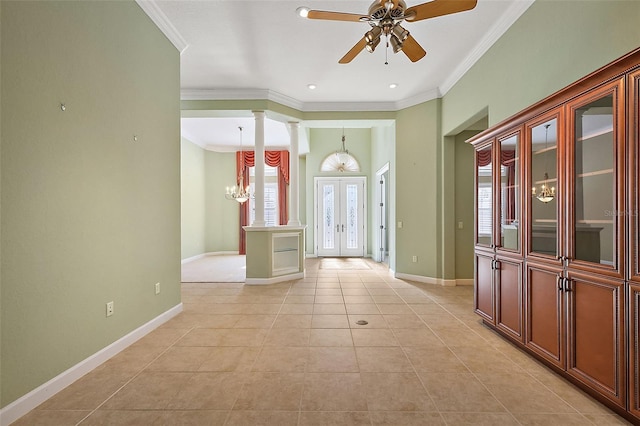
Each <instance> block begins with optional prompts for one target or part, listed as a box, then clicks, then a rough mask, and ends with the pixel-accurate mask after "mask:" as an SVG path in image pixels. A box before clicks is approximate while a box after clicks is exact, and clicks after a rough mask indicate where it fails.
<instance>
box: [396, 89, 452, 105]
mask: <svg viewBox="0 0 640 426" xmlns="http://www.w3.org/2000/svg"><path fill="white" fill-rule="evenodd" d="M441 97H442V93H441V91H440V89H439V88H437V87H436V88H435V89H431V90H429V91H428V92H423V93H419V94H417V95H413V96H411V97H409V98H406V99H401V100H399V101H397V102H396V108H395V110H396V111H398V110H401V109H405V108H409V107H412V106H415V105H419V104H421V103H424V102H428V101H432V100H434V99H438V98H441Z"/></svg>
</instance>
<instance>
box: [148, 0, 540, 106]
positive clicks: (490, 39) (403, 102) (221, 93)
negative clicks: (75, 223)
mask: <svg viewBox="0 0 640 426" xmlns="http://www.w3.org/2000/svg"><path fill="white" fill-rule="evenodd" d="M136 1H137V2H138V4H143V3H154V0H136ZM534 1H535V0H517V1H514V2H512V3H511V5H510V6H509V8H508V9H507V11H506V12H505V13H504V15H502V17H501V18H500V20H499V21H497V22H496V23H495V24H494V25H493V26H492V27H491V28H490V29H489V31H487V33H486V34H485V36H484V37H482V38H481V39H480V41H479V42H478V44H476V46H475V47H474V48H473V49H472V50H471V52H470V53H469V54H468V55H467V56H466V57H465V58H464V59H463V60H462V62H460V63H459V64H458V66H457V67H456V68H455V69H454V70H453V72H452V73H451V74H450V75H449V77H448V78H447V79H446V80H444V82H442V84H441V85H440V86H439V87H436V88H434V89H431V90H429V91H426V92H423V93H419V94H416V95H413V96H411V97H409V98H406V99H400V100H398V101H395V102H394V101H391V102H302V101H299V100H297V99H294V98H292V97H290V96H286V95H283V94H281V93H278V92H274V91H272V90H268V89H186V90H181V91H180V97H181V100H269V101H273V102H277V103H279V104H281V105H284V106H287V107H290V108H293V109H296V110H298V111H300V112H326V111H336V112H342V111H399V110H401V109H405V108H409V107H412V106H415V105H419V104H421V103H424V102H428V101H431V100H433V99H438V98H441V97H443V96H444V95H446V94H447V92H449V90H451V88H452V87H453V86H455V84H456V83H457V82H458V81H459V80H460V79H461V78H462V77H463V76H464V75H465V74H466V73H467V72H468V71H469V70H470V69H471V67H473V65H474V64H475V63H476V62H477V61H478V60H479V59H480V58H481V57H482V56H483V55H484V54H485V53H486V52H487V50H489V48H491V46H493V45H494V43H495V42H496V41H498V40H499V39H500V37H502V35H504V33H505V32H506V31H507V30H508V29H509V28H510V27H511V26H512V25H513V24H514V23H515V22H516V21H517V20H518V18H520V16H522V14H523V13H524V12H526V11H527V9H528V8H529V7H530V6H531V5H532V4H533V3H534ZM156 7H157V6H156ZM145 11H146V10H145ZM150 16H151V15H150ZM152 19H153V17H152ZM165 19H166V17H165ZM154 22H155V20H154ZM158 26H159V27H160V28H161V29H162V27H161V26H160V25H158ZM163 32H164V30H163ZM167 37H169V36H168V35H167ZM170 39H171V38H170ZM174 44H175V43H174Z"/></svg>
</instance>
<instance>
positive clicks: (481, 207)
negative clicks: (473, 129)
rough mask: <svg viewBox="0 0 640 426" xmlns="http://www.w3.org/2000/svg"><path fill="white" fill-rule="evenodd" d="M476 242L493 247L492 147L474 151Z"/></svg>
mask: <svg viewBox="0 0 640 426" xmlns="http://www.w3.org/2000/svg"><path fill="white" fill-rule="evenodd" d="M476 200H477V202H476V209H477V210H476V244H478V245H483V246H487V247H493V245H494V243H493V204H494V203H493V149H492V145H488V146H485V147H483V148H480V149H478V150H477V151H476Z"/></svg>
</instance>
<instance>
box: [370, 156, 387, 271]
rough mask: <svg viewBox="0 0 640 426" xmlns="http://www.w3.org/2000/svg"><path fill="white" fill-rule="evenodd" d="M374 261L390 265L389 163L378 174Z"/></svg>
mask: <svg viewBox="0 0 640 426" xmlns="http://www.w3.org/2000/svg"><path fill="white" fill-rule="evenodd" d="M375 185H376V189H375V191H374V193H375V204H374V206H375V209H376V211H375V214H374V228H373V229H374V239H373V242H374V248H373V260H375V261H376V262H384V263H386V264H389V224H388V221H389V206H390V204H389V163H387V164H385V165H384V166H382V167H381V168H380V169H379V170H378V171H377V172H376V183H375Z"/></svg>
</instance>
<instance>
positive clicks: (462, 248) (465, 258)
mask: <svg viewBox="0 0 640 426" xmlns="http://www.w3.org/2000/svg"><path fill="white" fill-rule="evenodd" d="M477 133H478V132H477V131H466V132H462V133H460V134H458V135H457V136H456V137H455V139H454V141H453V148H454V149H455V166H454V167H455V177H454V180H455V182H454V194H455V201H454V203H455V205H454V209H455V216H454V219H455V221H454V224H453V225H452V228H453V229H454V232H453V234H454V241H455V249H454V250H455V253H454V255H455V257H454V261H455V274H454V277H455V278H457V279H472V278H473V273H474V268H473V262H474V258H473V248H474V247H473V227H474V211H473V208H471V206H473V197H474V184H473V178H474V168H473V157H474V152H475V151H474V149H473V147H472V146H471V145H469V144H468V143H466V142H465V141H466V140H467V139H469V138H471V137H472V136H474V135H476V134H477ZM459 222H462V229H459V228H458V223H459Z"/></svg>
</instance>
